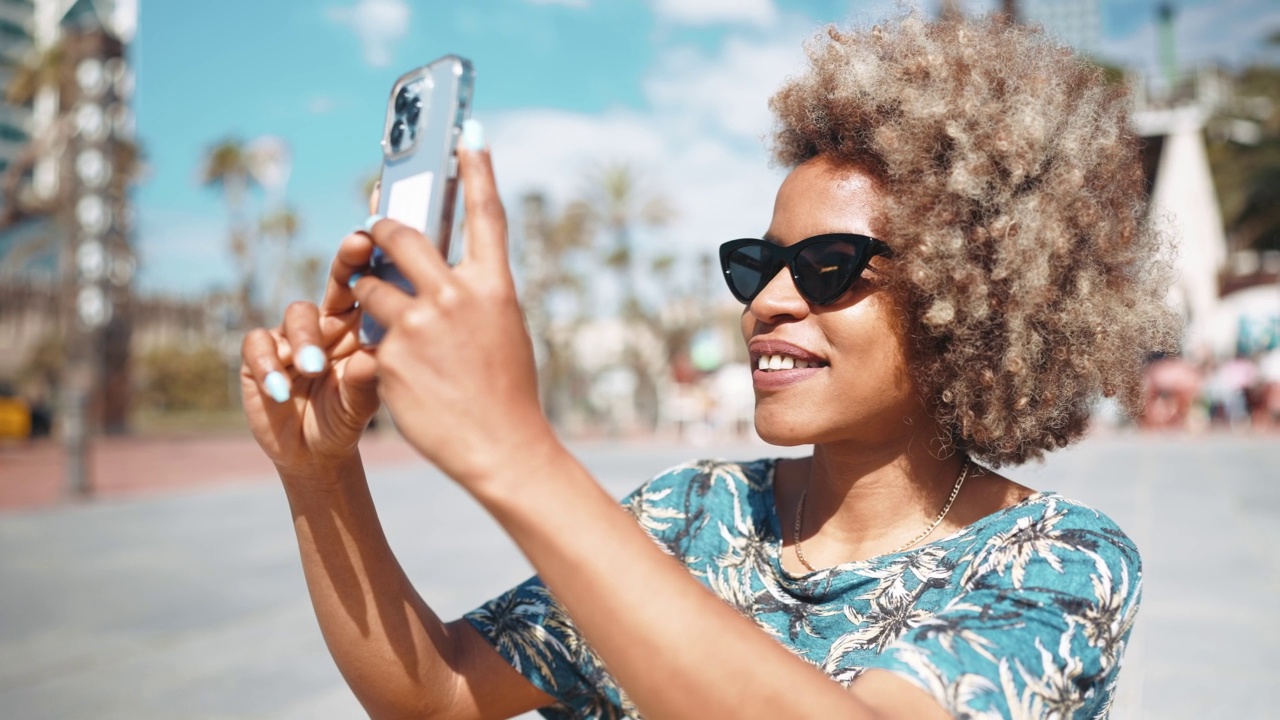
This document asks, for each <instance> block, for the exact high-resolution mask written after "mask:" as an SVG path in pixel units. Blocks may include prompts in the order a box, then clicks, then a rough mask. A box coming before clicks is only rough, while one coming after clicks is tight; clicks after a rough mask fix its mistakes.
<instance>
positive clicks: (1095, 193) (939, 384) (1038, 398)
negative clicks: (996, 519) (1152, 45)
mask: <svg viewBox="0 0 1280 720" xmlns="http://www.w3.org/2000/svg"><path fill="white" fill-rule="evenodd" d="M807 51H808V55H809V60H810V67H809V69H808V71H807V72H806V73H805V74H804V75H802V76H799V77H796V78H793V79H791V80H789V81H788V82H787V83H786V84H785V85H784V86H783V87H782V88H781V89H780V90H779V91H778V93H777V94H776V95H774V97H773V98H772V100H771V101H770V107H771V108H772V109H773V111H774V113H775V115H776V117H777V128H776V131H775V136H774V156H775V159H776V161H777V162H779V163H781V164H783V165H786V166H795V165H798V164H800V163H802V162H804V161H806V160H808V159H810V158H814V157H816V156H819V155H822V156H825V157H827V158H828V159H834V160H836V161H838V162H842V163H845V162H847V163H848V164H850V165H853V166H857V167H861V168H863V169H865V170H866V171H868V172H870V173H872V175H873V176H875V177H876V179H877V181H878V184H879V186H880V189H881V191H882V195H883V197H884V199H885V202H884V207H883V209H882V212H881V216H880V217H879V218H877V220H878V221H879V222H878V223H877V227H879V228H883V230H881V233H882V235H883V237H882V238H881V239H883V240H884V241H885V242H887V243H888V244H889V245H890V246H891V247H892V248H893V250H894V255H893V257H892V259H891V260H890V262H889V263H887V264H886V265H885V266H884V267H885V269H886V274H887V276H888V280H887V282H886V289H887V291H888V292H890V293H891V294H892V295H891V297H892V298H893V300H894V302H895V303H896V304H897V306H898V307H899V308H901V309H902V311H903V315H904V318H903V323H904V329H905V331H906V333H907V336H908V337H909V338H910V347H911V351H910V354H911V357H910V363H911V368H912V374H913V376H914V377H915V379H916V384H917V387H918V389H919V391H920V392H921V394H922V396H923V399H924V400H925V402H926V403H927V404H928V405H929V406H930V407H931V408H932V409H933V412H934V414H935V417H936V418H937V420H938V421H939V423H940V426H941V427H942V429H943V430H942V432H943V437H942V438H941V441H942V445H943V449H944V450H945V449H948V448H951V449H957V450H960V451H963V452H967V453H969V454H970V455H971V456H973V457H974V458H975V459H978V460H981V461H984V462H986V463H988V464H990V465H993V466H997V467H998V466H1000V465H1003V464H1018V463H1023V462H1025V461H1027V460H1030V459H1035V458H1039V457H1041V456H1042V455H1043V454H1044V452H1045V451H1046V450H1052V449H1055V448H1058V447H1062V446H1065V445H1066V444H1067V443H1069V442H1071V441H1073V440H1075V439H1077V438H1079V437H1080V436H1081V435H1083V434H1084V431H1085V429H1086V426H1087V423H1088V419H1089V415H1090V410H1091V408H1092V407H1093V405H1094V404H1095V403H1096V401H1097V400H1098V399H1099V397H1100V396H1101V395H1106V396H1114V397H1117V398H1118V399H1119V400H1120V402H1121V404H1122V405H1123V406H1124V407H1125V408H1126V409H1127V410H1129V411H1130V412H1136V411H1138V410H1140V408H1141V375H1142V367H1143V363H1144V361H1145V359H1146V357H1148V356H1149V355H1150V354H1151V353H1153V352H1160V351H1171V350H1173V349H1175V348H1176V347H1177V343H1178V336H1179V328H1178V324H1179V323H1178V319H1177V316H1176V315H1175V314H1174V313H1173V311H1172V310H1170V309H1169V307H1168V306H1167V305H1166V303H1165V302H1164V298H1165V295H1166V291H1167V287H1168V277H1169V273H1168V267H1169V263H1168V261H1167V259H1166V257H1167V256H1166V248H1165V243H1164V241H1163V240H1162V237H1161V235H1160V233H1157V232H1155V231H1153V229H1152V228H1151V227H1149V226H1148V224H1147V197H1146V188H1145V180H1144V175H1143V170H1142V166H1141V159H1140V144H1139V139H1138V138H1137V137H1136V136H1135V135H1134V133H1133V131H1132V130H1131V129H1130V127H1129V118H1128V112H1127V99H1126V93H1125V91H1124V89H1123V88H1120V87H1117V86H1115V85H1113V84H1109V83H1107V82H1106V80H1105V79H1104V77H1103V73H1102V71H1101V70H1100V69H1099V68H1097V67H1095V66H1093V65H1092V64H1090V63H1088V62H1086V61H1084V60H1082V59H1080V58H1078V57H1076V56H1075V55H1073V54H1072V52H1071V51H1070V50H1068V49H1066V48H1063V47H1061V46H1059V45H1057V44H1055V43H1053V42H1052V41H1050V40H1049V39H1048V38H1046V37H1045V36H1044V35H1043V34H1042V33H1041V32H1040V31H1038V30H1036V29H1033V28H1027V27H1023V26H1017V25H1009V24H1007V23H1005V22H1002V21H1001V19H999V18H997V17H992V18H987V19H984V20H976V21H974V20H971V21H939V22H931V21H926V20H924V19H922V18H920V17H919V16H918V15H917V14H909V15H906V16H905V17H902V18H900V19H897V20H894V21H893V22H890V23H887V24H884V25H880V26H876V27H874V28H871V29H868V30H852V31H842V30H839V29H837V28H835V27H828V28H826V29H825V30H824V31H822V32H820V33H819V34H818V35H817V36H816V37H815V38H814V39H813V40H812V41H811V42H810V43H809V45H808V46H807Z"/></svg>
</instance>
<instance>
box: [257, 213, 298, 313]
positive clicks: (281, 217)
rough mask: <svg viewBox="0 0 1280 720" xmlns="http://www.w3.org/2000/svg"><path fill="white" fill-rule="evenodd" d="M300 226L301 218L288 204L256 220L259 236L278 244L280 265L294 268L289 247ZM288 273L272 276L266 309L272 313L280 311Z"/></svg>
mask: <svg viewBox="0 0 1280 720" xmlns="http://www.w3.org/2000/svg"><path fill="white" fill-rule="evenodd" d="M301 227H302V220H301V219H300V218H299V217H298V213H297V211H295V210H294V209H293V208H291V207H288V206H285V207H282V208H280V209H279V210H276V211H275V212H273V213H270V214H268V215H267V216H265V217H263V218H262V219H261V220H260V221H258V233H259V236H260V237H262V238H272V239H274V240H276V242H277V243H278V244H279V247H278V248H276V255H277V256H278V257H279V258H280V267H284V268H290V269H294V263H293V262H292V261H291V258H290V248H291V246H292V245H293V241H294V240H295V239H296V238H297V237H298V231H299V230H300V229H301ZM290 274H291V273H289V272H285V273H280V274H278V275H276V276H275V277H273V278H272V285H271V304H270V305H269V306H268V308H267V310H269V311H270V312H271V313H272V314H273V315H275V314H276V313H279V312H281V303H282V301H283V298H284V292H285V284H286V283H288V282H289V280H290V277H289V275H290Z"/></svg>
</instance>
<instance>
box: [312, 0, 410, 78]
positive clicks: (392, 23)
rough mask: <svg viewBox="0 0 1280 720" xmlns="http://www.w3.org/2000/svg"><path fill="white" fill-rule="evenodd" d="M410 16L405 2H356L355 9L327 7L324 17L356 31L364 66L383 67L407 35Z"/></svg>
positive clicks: (391, 0) (367, 0)
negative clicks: (395, 47)
mask: <svg viewBox="0 0 1280 720" xmlns="http://www.w3.org/2000/svg"><path fill="white" fill-rule="evenodd" d="M411 12H412V11H411V10H410V8H409V4H408V3H407V2H405V0H356V4H355V5H351V6H341V7H330V8H329V9H328V10H327V11H326V14H327V15H328V16H329V19H330V20H332V21H334V22H336V23H340V24H342V25H346V26H347V27H349V28H351V29H352V30H354V31H355V33H356V37H358V38H359V39H360V45H361V46H362V47H363V48H364V59H365V62H367V63H369V64H370V65H373V66H374V67H385V66H387V65H390V64H391V61H392V49H393V47H394V45H395V44H396V43H397V42H399V41H400V40H402V39H403V38H404V37H405V35H406V34H407V33H408V32H409V16H410V14H411Z"/></svg>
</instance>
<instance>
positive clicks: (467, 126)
mask: <svg viewBox="0 0 1280 720" xmlns="http://www.w3.org/2000/svg"><path fill="white" fill-rule="evenodd" d="M462 144H463V145H466V146H467V149H468V150H483V149H484V126H483V125H481V124H480V121H479V120H472V119H470V118H468V119H467V120H465V121H463V123H462Z"/></svg>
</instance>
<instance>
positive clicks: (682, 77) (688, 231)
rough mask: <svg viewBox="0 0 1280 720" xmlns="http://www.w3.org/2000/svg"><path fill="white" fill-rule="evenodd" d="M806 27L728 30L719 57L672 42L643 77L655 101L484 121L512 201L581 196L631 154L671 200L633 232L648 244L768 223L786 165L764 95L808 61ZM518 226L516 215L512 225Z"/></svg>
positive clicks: (715, 240)
mask: <svg viewBox="0 0 1280 720" xmlns="http://www.w3.org/2000/svg"><path fill="white" fill-rule="evenodd" d="M807 34H808V28H807V27H806V28H805V29H804V30H801V29H800V28H799V27H797V28H795V29H794V30H793V31H789V32H786V33H782V34H771V35H772V39H769V40H759V39H756V40H752V41H748V40H746V39H743V38H739V37H730V38H727V39H726V41H725V42H724V43H723V44H722V47H721V49H720V50H719V51H718V52H716V53H714V54H710V55H708V54H706V53H702V52H699V51H695V50H692V49H689V48H672V49H669V50H667V51H666V52H665V53H664V54H663V55H662V57H660V58H659V59H658V61H657V62H656V63H655V64H654V66H653V67H652V68H651V69H650V71H649V73H648V74H647V76H646V77H645V79H644V88H645V93H646V97H647V98H648V100H649V108H648V109H646V110H643V111H636V110H614V111H611V112H607V113H605V114H602V115H587V114H582V113H574V112H568V111H562V110H549V109H526V110H511V111H507V112H503V113H499V114H494V115H491V116H488V117H482V118H480V119H481V120H483V121H484V122H485V123H486V130H487V133H488V135H489V137H490V138H491V139H492V142H493V146H494V162H495V163H496V165H497V173H498V178H499V181H500V182H501V184H502V188H503V191H504V195H505V196H506V197H507V199H508V205H509V207H511V208H518V207H519V204H518V203H517V202H516V200H517V198H518V197H519V196H520V195H522V194H523V193H525V192H528V191H530V190H540V191H543V192H545V193H546V194H547V195H548V196H549V197H550V198H551V199H552V201H553V202H554V203H555V204H557V205H562V204H563V203H565V202H567V201H568V200H571V199H573V198H575V197H581V196H582V195H583V194H584V191H585V190H586V189H587V183H588V182H589V180H588V178H589V175H590V173H591V171H592V170H593V169H596V168H599V167H601V166H604V165H607V164H612V163H617V162H625V163H627V164H629V165H630V166H631V167H632V168H633V169H635V170H636V171H637V174H638V175H639V176H640V179H641V180H642V182H643V183H644V185H645V186H646V187H647V188H648V189H650V190H653V191H657V192H660V193H661V194H662V195H663V196H664V197H665V198H666V199H667V200H668V201H669V202H670V203H671V204H672V205H673V206H674V208H675V210H676V213H677V215H676V217H675V218H674V220H673V221H672V223H671V224H670V225H668V226H667V227H665V228H662V229H661V230H658V231H654V232H651V233H641V234H638V236H637V240H639V241H641V242H642V243H643V244H644V247H645V248H646V250H647V251H648V252H653V253H668V252H669V253H675V254H676V255H677V256H678V257H681V258H683V259H684V260H685V261H686V262H685V263H683V265H684V271H685V272H686V273H691V272H695V271H696V268H697V267H698V265H697V263H696V262H692V260H693V258H695V257H697V256H699V255H703V254H708V253H711V254H714V252H715V250H716V247H717V246H718V245H719V244H720V243H721V242H723V241H725V240H729V239H732V238H735V237H746V236H757V237H758V236H759V234H760V233H763V232H764V231H765V230H766V229H767V228H768V225H769V219H770V215H771V213H772V209H773V199H774V195H775V193H776V192H777V188H778V184H779V182H780V181H781V179H782V177H783V171H782V170H779V169H776V168H771V167H769V158H768V154H767V151H766V143H765V137H766V136H767V134H768V132H769V130H770V128H771V126H772V117H771V115H770V113H769V109H768V105H767V102H768V98H769V96H770V94H772V92H773V91H774V90H775V89H776V88H777V87H778V85H779V84H780V83H781V81H782V80H783V79H784V78H785V77H786V76H787V75H790V74H793V73H795V72H797V71H798V70H799V69H801V67H802V62H803V58H804V55H803V51H802V48H801V42H802V38H804V37H807ZM514 226H515V227H518V222H517V223H515V224H514Z"/></svg>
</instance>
